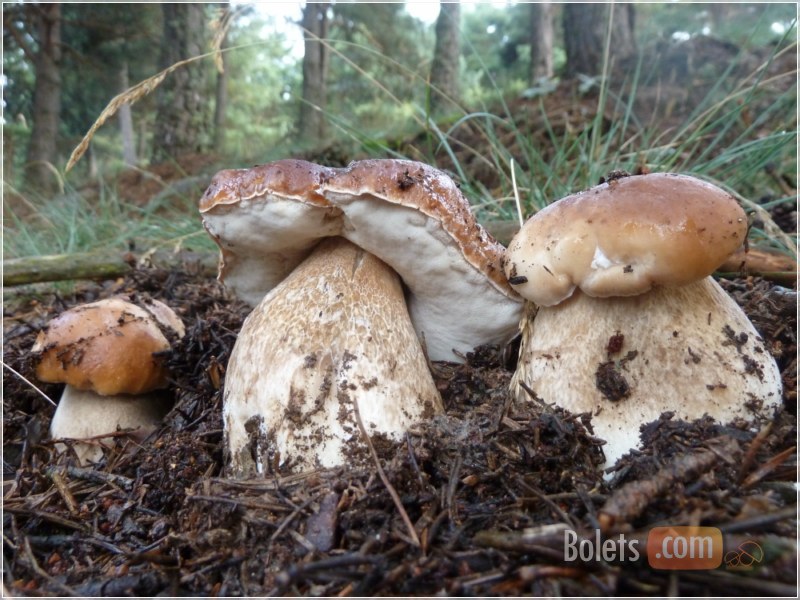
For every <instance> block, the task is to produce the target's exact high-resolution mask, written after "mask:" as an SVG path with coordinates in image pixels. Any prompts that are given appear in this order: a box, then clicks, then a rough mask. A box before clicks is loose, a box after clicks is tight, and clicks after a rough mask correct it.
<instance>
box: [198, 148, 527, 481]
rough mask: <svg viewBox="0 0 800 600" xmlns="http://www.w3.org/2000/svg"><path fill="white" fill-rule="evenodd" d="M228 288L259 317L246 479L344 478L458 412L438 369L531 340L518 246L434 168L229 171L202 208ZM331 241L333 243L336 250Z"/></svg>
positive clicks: (235, 392)
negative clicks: (525, 330)
mask: <svg viewBox="0 0 800 600" xmlns="http://www.w3.org/2000/svg"><path fill="white" fill-rule="evenodd" d="M200 211H201V213H202V215H203V222H204V225H205V227H206V229H207V230H208V232H209V233H210V235H211V236H212V237H213V238H214V239H215V240H216V241H217V243H218V245H219V246H220V249H221V266H220V279H221V280H223V281H224V282H225V284H226V285H227V286H229V287H230V288H232V289H233V290H234V291H235V293H236V294H237V295H239V297H241V298H243V299H244V300H245V301H247V302H249V303H251V304H254V305H256V307H255V308H254V310H253V312H252V313H251V314H250V315H249V316H248V318H247V319H246V321H245V323H244V325H243V326H242V330H241V331H240V333H239V337H238V339H237V342H236V345H235V347H234V350H233V352H232V354H231V358H230V361H229V363H228V368H227V373H226V379H225V392H224V401H223V417H224V429H225V435H226V446H227V451H228V461H229V466H230V470H231V472H232V473H233V474H234V475H236V476H247V475H254V474H260V473H263V472H265V471H266V470H267V469H268V468H270V467H271V466H275V465H280V466H281V467H282V468H284V469H286V470H292V469H293V470H307V469H312V468H316V467H331V466H335V465H340V464H343V463H344V462H346V461H347V460H349V458H348V457H349V456H350V455H351V454H352V451H355V449H356V448H358V446H359V445H360V444H359V442H358V440H359V439H360V438H361V432H360V424H359V423H358V421H359V417H360V420H361V421H362V423H361V425H363V426H364V429H365V430H366V431H367V432H368V433H369V434H370V435H372V436H374V435H376V434H380V435H383V436H386V437H389V438H394V439H397V438H398V437H399V436H400V435H401V434H402V433H403V432H405V431H406V430H407V429H408V427H409V426H410V425H411V424H413V423H414V422H416V421H419V420H420V419H422V418H426V417H428V416H432V415H434V414H436V413H440V412H442V404H441V399H440V397H439V394H438V392H437V390H436V387H435V385H434V382H433V379H432V376H431V374H430V371H429V369H428V367H427V361H426V355H425V351H427V356H428V357H429V358H430V359H431V360H453V361H459V360H462V356H463V354H465V353H466V352H469V351H471V350H472V349H473V348H474V347H475V346H479V345H482V344H503V343H505V342H507V341H508V340H509V339H510V338H511V337H513V336H514V334H515V333H516V332H517V330H518V325H519V318H520V314H521V308H522V303H521V300H519V299H518V298H517V296H516V294H515V293H514V292H513V291H512V290H511V288H510V286H509V285H508V283H507V282H506V280H505V277H504V276H503V274H502V269H501V264H500V261H501V257H502V253H503V250H504V249H503V247H502V246H501V245H500V244H498V243H497V242H496V241H494V239H492V238H491V237H490V236H489V235H488V234H487V233H486V232H485V231H484V230H483V228H482V227H481V226H480V225H479V224H478V223H477V221H476V220H475V218H474V217H473V215H472V213H471V211H470V207H469V203H468V201H467V200H466V199H465V198H464V196H463V195H462V194H461V193H460V191H459V190H458V188H457V187H456V186H455V184H454V183H453V182H452V180H450V179H449V178H448V177H447V176H445V175H444V174H442V173H440V172H439V171H437V170H435V169H433V168H431V167H428V166H426V165H423V164H421V163H416V162H411V161H400V160H367V161H359V162H355V163H352V164H351V165H350V166H349V167H347V168H344V169H333V168H326V167H321V166H318V165H315V164H312V163H308V162H305V161H299V160H282V161H277V162H274V163H270V164H268V165H262V166H259V167H255V168H253V169H247V170H228V171H222V172H220V173H218V174H217V175H216V176H215V178H214V180H213V181H212V183H211V185H210V187H209V189H208V190H207V191H206V193H205V195H204V196H203V198H202V199H201V201H200ZM326 239H328V241H323V240H326Z"/></svg>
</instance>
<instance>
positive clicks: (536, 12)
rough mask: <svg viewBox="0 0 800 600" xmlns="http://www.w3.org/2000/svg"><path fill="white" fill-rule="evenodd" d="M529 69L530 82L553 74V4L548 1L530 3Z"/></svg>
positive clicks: (532, 82)
mask: <svg viewBox="0 0 800 600" xmlns="http://www.w3.org/2000/svg"><path fill="white" fill-rule="evenodd" d="M530 11H531V12H530V17H531V28H530V29H531V33H530V43H531V71H530V84H531V85H534V84H535V83H536V81H537V80H539V79H541V78H546V79H549V78H551V77H552V76H553V5H552V4H550V3H549V2H542V3H541V4H536V3H533V4H531V5H530Z"/></svg>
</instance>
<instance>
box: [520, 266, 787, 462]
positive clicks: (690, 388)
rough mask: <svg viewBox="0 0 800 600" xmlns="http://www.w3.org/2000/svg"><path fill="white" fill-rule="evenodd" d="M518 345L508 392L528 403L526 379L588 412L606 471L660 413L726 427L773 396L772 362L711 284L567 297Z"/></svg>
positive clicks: (530, 324) (776, 376) (526, 324)
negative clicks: (629, 294)
mask: <svg viewBox="0 0 800 600" xmlns="http://www.w3.org/2000/svg"><path fill="white" fill-rule="evenodd" d="M531 309H532V310H535V309H533V307H532V306H531ZM521 347H522V350H521V352H520V359H519V364H518V366H517V371H516V372H515V373H514V377H513V378H512V381H511V387H512V392H513V393H514V394H515V395H516V397H517V398H519V399H522V400H526V399H530V396H529V395H528V392H527V391H525V390H524V389H523V388H522V386H521V383H522V382H525V383H526V384H527V385H528V386H529V387H530V388H531V389H533V390H534V391H535V392H536V394H537V395H539V396H540V397H541V398H542V399H544V400H546V401H549V402H555V403H556V404H558V405H559V406H563V407H565V408H567V409H569V410H570V411H572V412H574V413H581V412H590V413H592V426H593V428H594V433H595V435H597V436H598V437H599V438H602V439H604V440H606V445H605V446H603V451H604V452H605V455H606V462H607V464H609V465H613V464H614V463H615V462H616V461H617V459H619V458H620V457H621V456H622V455H623V454H625V453H626V452H628V451H629V450H631V449H633V448H635V447H637V445H638V444H639V427H640V426H641V425H643V424H645V423H649V422H651V421H654V420H656V419H658V417H659V415H661V413H663V412H665V411H674V413H675V418H679V419H685V420H692V419H697V418H700V417H702V416H703V415H705V414H708V415H710V416H712V417H714V418H715V419H717V420H718V421H720V422H723V423H727V422H729V421H731V420H733V419H735V418H737V417H742V418H745V419H748V418H752V417H753V408H755V407H758V406H761V407H763V408H765V409H766V408H767V407H770V406H774V405H776V404H777V403H779V402H780V399H781V379H780V371H779V370H778V367H777V365H776V363H775V361H774V359H773V358H772V356H771V355H770V354H769V352H768V350H767V349H766V348H765V347H764V343H763V341H762V339H761V337H760V336H759V334H758V332H757V331H756V330H755V329H754V327H753V325H752V324H751V323H750V321H749V319H748V318H747V317H746V315H745V314H744V313H743V312H742V310H741V309H740V308H739V306H738V305H737V304H736V303H735V302H734V301H733V300H732V299H731V298H730V296H728V295H727V294H726V293H725V291H724V290H723V289H722V288H721V287H720V286H719V284H717V282H716V281H714V280H713V279H712V278H711V277H706V278H704V279H702V280H701V281H698V282H695V283H691V284H689V285H686V286H681V287H677V288H665V287H659V288H657V289H654V290H651V291H650V292H648V293H646V294H642V295H640V296H632V297H618V298H592V297H591V296H588V295H587V294H585V293H583V292H581V291H576V292H575V293H574V294H573V295H572V296H571V297H570V298H569V299H567V300H565V301H564V302H562V303H561V304H559V305H558V306H557V307H540V308H539V310H538V313H537V314H536V316H535V318H534V319H526V320H524V321H523V326H522V345H521Z"/></svg>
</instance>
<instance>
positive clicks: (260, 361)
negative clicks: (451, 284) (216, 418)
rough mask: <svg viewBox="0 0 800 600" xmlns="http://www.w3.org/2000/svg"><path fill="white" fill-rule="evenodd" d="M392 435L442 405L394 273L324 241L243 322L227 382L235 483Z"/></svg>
mask: <svg viewBox="0 0 800 600" xmlns="http://www.w3.org/2000/svg"><path fill="white" fill-rule="evenodd" d="M356 411H357V412H358V415H360V417H361V421H362V423H363V425H364V428H365V429H366V431H367V432H368V433H369V435H370V436H371V437H374V436H376V435H384V436H386V437H388V438H394V439H397V438H399V437H400V435H402V433H404V432H405V431H407V430H408V428H409V427H410V426H411V425H413V424H414V423H415V422H418V421H420V420H422V419H425V418H429V417H432V416H433V415H435V414H438V413H441V412H442V402H441V398H440V396H439V393H438V391H437V389H436V386H435V384H434V382H433V378H432V376H431V374H430V371H429V369H428V366H427V361H426V359H425V355H424V353H423V350H422V346H421V344H420V342H419V340H418V338H417V337H416V334H415V332H414V328H413V326H412V324H411V321H410V318H409V316H408V310H407V308H406V305H405V301H404V297H403V289H402V286H401V284H400V280H399V277H398V276H397V274H396V273H394V271H392V270H391V269H390V268H389V267H387V266H386V265H385V264H384V263H383V262H382V261H380V260H379V259H378V258H376V257H375V256H373V255H371V254H369V253H368V252H365V251H364V250H362V249H360V248H358V247H357V246H355V245H353V244H351V243H350V242H347V241H346V240H344V239H342V238H331V239H329V240H325V241H323V242H322V243H320V244H319V245H318V246H317V247H316V248H315V250H314V252H313V253H312V254H311V255H310V256H309V257H308V258H307V259H306V260H305V261H304V262H302V263H301V264H300V265H299V266H298V267H297V268H296V269H295V270H294V271H293V272H292V274H291V275H290V276H289V277H287V278H286V279H285V280H284V281H283V282H282V283H281V284H279V285H278V286H277V287H275V288H274V289H273V290H272V291H270V292H269V293H268V294H267V295H266V297H265V298H264V299H263V300H262V302H261V303H260V304H259V305H258V306H256V308H255V309H254V310H253V311H252V313H251V314H250V315H249V316H248V317H247V319H246V320H245V323H244V325H243V326H242V330H241V332H240V333H239V337H238V338H237V341H236V344H235V346H234V349H233V352H232V354H231V358H230V361H229V363H228V369H227V375H226V380H225V395H224V403H223V417H224V428H225V439H226V448H227V453H228V465H229V470H230V472H231V474H232V475H233V476H237V477H249V476H259V475H263V474H264V473H266V472H267V471H269V470H271V469H273V468H277V467H280V468H281V469H283V470H293V471H304V470H311V469H315V468H319V467H333V466H337V465H341V464H344V463H346V462H350V459H351V458H352V456H354V455H355V454H357V453H358V452H360V451H363V450H364V448H365V446H364V441H363V439H362V437H363V436H362V434H361V431H360V428H359V426H358V422H357V419H356Z"/></svg>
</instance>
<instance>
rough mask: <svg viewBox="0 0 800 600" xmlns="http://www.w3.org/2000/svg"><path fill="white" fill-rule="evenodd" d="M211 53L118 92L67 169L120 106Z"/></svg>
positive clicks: (72, 155)
mask: <svg viewBox="0 0 800 600" xmlns="http://www.w3.org/2000/svg"><path fill="white" fill-rule="evenodd" d="M207 56H209V54H201V55H199V56H193V57H192V58H187V59H185V60H181V61H178V62H176V63H175V64H172V65H170V66H169V67H167V68H166V69H164V70H163V71H161V72H160V73H156V74H155V75H153V76H152V77H148V78H147V79H145V80H144V81H140V82H139V83H137V84H136V85H135V86H133V87H132V88H129V89H127V90H125V91H124V92H122V93H121V94H117V95H116V96H114V97H113V98H112V99H111V102H109V103H108V106H106V107H105V108H104V109H103V112H101V113H100V116H99V117H97V120H96V121H95V122H94V123H93V124H92V126H91V127H90V128H89V131H87V132H86V135H84V136H83V139H82V140H81V142H80V143H79V144H78V145H77V146H76V147H75V149H74V150H73V151H72V154H71V155H70V157H69V161H68V162H67V167H66V169H65V171H67V172H69V170H70V169H72V167H74V166H75V164H76V163H77V162H78V161H79V160H80V159H81V157H82V156H83V155H84V154H85V153H86V150H88V149H89V144H90V143H91V141H92V138H94V134H95V133H97V130H98V129H100V128H101V127H102V126H103V125H104V124H105V122H106V121H108V120H109V119H110V118H111V117H113V116H114V115H115V114H117V111H118V110H119V109H120V107H122V106H124V105H125V104H133V103H134V102H136V101H137V100H140V99H142V98H144V97H145V96H147V95H148V94H150V93H151V92H152V91H153V90H155V89H156V88H157V87H158V86H159V85H161V83H162V82H163V81H164V79H166V78H167V75H169V74H170V73H172V72H173V71H176V70H177V69H180V68H181V67H182V66H184V65H188V64H189V63H193V62H195V61H197V60H201V59H203V58H206V57H207Z"/></svg>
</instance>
